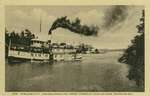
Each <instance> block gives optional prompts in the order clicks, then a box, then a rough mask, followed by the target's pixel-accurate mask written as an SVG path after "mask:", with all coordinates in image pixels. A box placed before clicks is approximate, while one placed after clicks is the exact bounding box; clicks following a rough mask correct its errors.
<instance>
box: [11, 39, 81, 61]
mask: <svg viewBox="0 0 150 96" xmlns="http://www.w3.org/2000/svg"><path fill="white" fill-rule="evenodd" d="M81 58H82V56H81V54H79V53H77V49H76V48H74V47H73V46H71V45H67V44H65V43H61V44H57V43H52V44H51V43H50V42H49V41H41V40H39V39H32V40H31V45H30V46H22V45H21V46H20V45H12V44H11V40H10V44H9V49H8V62H11V63H15V62H26V61H31V62H35V61H41V62H51V61H76V60H81Z"/></svg>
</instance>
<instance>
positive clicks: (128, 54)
mask: <svg viewBox="0 0 150 96" xmlns="http://www.w3.org/2000/svg"><path fill="white" fill-rule="evenodd" d="M144 24H145V23H144V10H143V16H142V18H141V19H140V24H139V25H137V29H138V35H137V36H135V37H134V39H133V40H132V41H131V43H132V45H131V46H129V47H128V48H127V49H126V50H125V52H124V54H123V56H122V57H120V58H119V62H122V63H126V64H128V65H130V69H129V74H128V76H127V77H128V78H129V79H130V80H134V81H135V82H136V84H137V86H139V87H142V88H143V87H144Z"/></svg>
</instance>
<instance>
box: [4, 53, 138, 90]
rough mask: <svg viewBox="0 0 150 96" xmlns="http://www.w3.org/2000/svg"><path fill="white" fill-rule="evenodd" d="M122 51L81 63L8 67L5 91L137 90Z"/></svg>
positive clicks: (12, 65)
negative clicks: (120, 61)
mask: <svg viewBox="0 0 150 96" xmlns="http://www.w3.org/2000/svg"><path fill="white" fill-rule="evenodd" d="M120 56H121V52H110V53H106V54H97V55H84V56H83V60H82V61H81V62H55V63H53V64H44V63H43V64H42V63H30V62H28V63H27V62H26V63H21V64H6V91H138V90H139V89H138V88H137V87H136V85H135V82H134V81H130V80H128V78H126V75H127V74H128V69H129V68H128V66H127V65H126V64H121V63H119V62H117V59H118V58H119V57H120Z"/></svg>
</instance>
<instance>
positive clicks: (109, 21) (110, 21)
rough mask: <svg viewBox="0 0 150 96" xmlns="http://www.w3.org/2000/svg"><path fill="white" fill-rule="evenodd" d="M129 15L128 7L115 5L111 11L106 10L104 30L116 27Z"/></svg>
mask: <svg viewBox="0 0 150 96" xmlns="http://www.w3.org/2000/svg"><path fill="white" fill-rule="evenodd" d="M127 15H128V12H127V6H126V5H115V6H112V7H111V8H110V9H108V10H106V13H105V16H104V20H105V22H104V24H103V27H104V28H110V27H113V26H114V25H116V24H118V23H120V22H122V21H124V20H125V19H126V17H127Z"/></svg>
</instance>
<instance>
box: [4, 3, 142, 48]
mask: <svg viewBox="0 0 150 96" xmlns="http://www.w3.org/2000/svg"><path fill="white" fill-rule="evenodd" d="M143 9H144V7H143V6H126V5H124V6H115V5H111V6H108V5H105V6H6V9H5V26H6V28H7V30H8V31H9V32H12V31H13V30H14V31H15V32H18V33H19V32H21V31H22V30H25V29H29V30H31V32H32V33H34V34H35V35H36V36H38V37H39V39H41V40H48V39H52V42H58V43H60V42H67V43H70V44H79V43H85V44H90V45H92V46H94V47H96V48H108V49H120V48H127V47H128V46H129V45H130V44H131V43H130V41H131V40H132V39H133V38H134V36H136V35H137V34H138V33H137V29H136V25H138V24H139V19H140V17H141V16H142V10H143ZM62 16H67V18H68V19H70V20H72V21H73V20H75V18H76V17H78V18H79V19H80V20H81V24H82V25H84V24H86V25H89V26H91V25H97V26H98V27H99V31H98V35H97V36H83V35H80V34H77V33H73V32H71V31H69V30H67V29H63V28H57V29H56V30H53V31H52V35H48V31H49V29H50V27H51V25H52V24H53V22H54V21H55V20H56V19H57V18H60V17H62ZM40 17H41V21H42V23H41V25H42V26H41V28H42V31H41V32H40Z"/></svg>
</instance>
